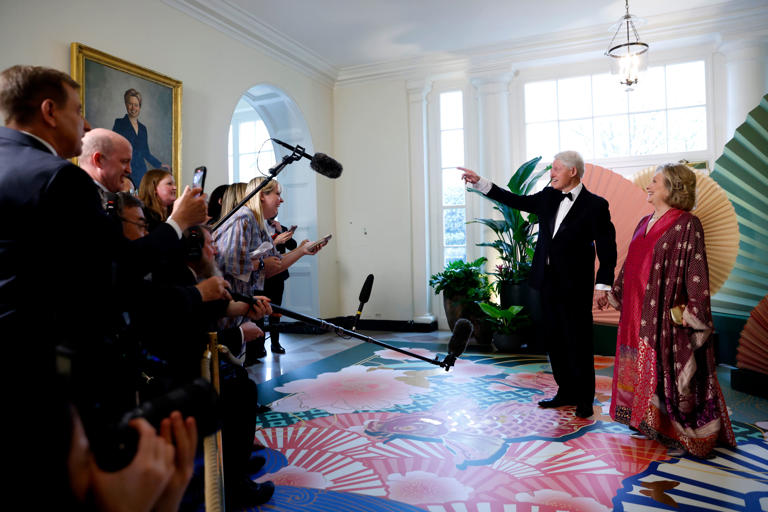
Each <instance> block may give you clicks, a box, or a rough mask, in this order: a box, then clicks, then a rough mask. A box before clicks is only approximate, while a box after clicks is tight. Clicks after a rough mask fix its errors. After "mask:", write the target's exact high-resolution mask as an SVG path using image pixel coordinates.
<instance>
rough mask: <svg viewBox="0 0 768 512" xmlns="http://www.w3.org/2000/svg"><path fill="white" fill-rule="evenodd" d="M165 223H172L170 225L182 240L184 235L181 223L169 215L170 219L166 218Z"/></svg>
mask: <svg viewBox="0 0 768 512" xmlns="http://www.w3.org/2000/svg"><path fill="white" fill-rule="evenodd" d="M165 223H166V224H170V226H171V227H172V228H173V230H174V231H175V232H176V236H178V237H179V240H181V236H182V232H181V227H179V225H178V224H176V221H175V220H173V219H172V218H170V217H168V220H166V221H165Z"/></svg>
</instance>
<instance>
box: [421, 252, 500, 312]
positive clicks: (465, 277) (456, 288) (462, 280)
mask: <svg viewBox="0 0 768 512" xmlns="http://www.w3.org/2000/svg"><path fill="white" fill-rule="evenodd" d="M486 261H487V260H486V259H485V258H478V259H476V260H475V261H472V262H466V261H464V260H456V261H452V262H450V263H449V264H448V265H447V266H446V267H445V269H444V270H443V271H442V272H438V273H437V274H434V275H432V276H430V278H429V285H430V286H431V287H432V288H434V289H435V295H438V294H439V293H440V292H443V295H444V296H445V297H448V298H450V299H454V298H461V299H462V300H464V301H466V302H476V301H485V300H488V299H490V298H491V285H490V284H489V282H488V275H487V274H486V273H485V272H484V271H483V265H484V264H485V262H486Z"/></svg>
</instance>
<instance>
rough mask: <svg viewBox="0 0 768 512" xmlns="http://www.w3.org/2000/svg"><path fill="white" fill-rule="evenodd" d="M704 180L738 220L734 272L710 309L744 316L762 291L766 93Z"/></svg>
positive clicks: (767, 186) (767, 253)
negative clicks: (715, 186) (722, 196)
mask: <svg viewBox="0 0 768 512" xmlns="http://www.w3.org/2000/svg"><path fill="white" fill-rule="evenodd" d="M710 176H711V177H712V179H714V180H715V181H716V182H717V183H718V184H719V185H720V186H721V187H723V190H725V192H726V194H727V195H728V199H730V200H731V202H732V203H733V206H734V208H735V210H736V217H737V219H738V222H739V252H738V256H737V257H736V268H735V269H734V270H733V272H732V273H731V275H730V277H729V278H728V280H727V281H726V282H725V284H724V285H723V287H722V289H721V290H720V293H719V294H718V295H717V296H715V297H712V306H713V307H715V308H717V309H718V311H722V312H724V313H731V314H735V315H741V316H743V317H746V316H747V315H749V312H750V310H751V309H752V308H754V307H755V306H756V305H757V303H758V302H760V299H761V298H762V297H763V295H765V293H766V291H767V290H768V95H765V96H763V98H762V101H760V104H759V105H758V106H757V107H756V108H755V109H753V110H752V111H751V112H750V113H749V115H748V116H747V120H746V121H745V122H744V124H742V125H741V126H739V127H738V128H736V133H734V135H733V138H732V139H731V140H730V141H728V143H727V144H726V145H725V148H724V149H723V154H722V155H721V156H720V158H718V159H717V160H716V161H715V166H714V169H713V170H712V174H710Z"/></svg>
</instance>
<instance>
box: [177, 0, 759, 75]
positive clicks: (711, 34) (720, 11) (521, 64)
mask: <svg viewBox="0 0 768 512" xmlns="http://www.w3.org/2000/svg"><path fill="white" fill-rule="evenodd" d="M163 2H164V3H165V4H167V5H169V6H171V7H173V8H175V9H177V10H179V11H181V12H184V13H186V14H188V15H189V16H192V17H193V18H195V19H197V20H198V21H200V22H202V23H205V24H206V25H209V26H211V27H213V28H215V29H217V30H219V31H221V32H223V33H225V34H227V35H229V36H230V37H232V38H234V39H236V40H238V41H241V42H242V43H244V44H246V45H248V46H251V47H253V48H257V49H259V50H262V51H264V52H265V53H267V54H268V55H269V56H271V57H273V58H275V59H276V60H278V61H279V62H281V63H285V64H287V65H289V66H291V67H292V68H294V69H296V70H298V71H300V72H302V73H303V74H305V75H307V76H309V77H310V78H313V79H316V80H318V81H320V82H322V83H323V84H325V85H329V86H336V87H344V86H348V85H355V84H360V83H365V82H370V81H376V80H405V81H408V80H419V79H425V78H430V79H442V78H446V77H451V78H454V77H456V76H468V75H472V74H475V73H476V72H477V70H483V69H505V68H506V69H523V68H526V67H531V66H537V65H545V64H555V63H563V62H569V61H576V60H582V59H585V58H586V59H589V58H593V59H597V58H600V57H601V56H602V54H603V52H604V51H605V47H606V46H607V44H608V41H609V39H610V34H609V30H608V27H607V26H603V25H593V26H591V27H587V28H582V29H576V30H571V31H565V32H558V33H557V34H556V35H553V34H542V35H538V36H533V37H526V38H520V39H515V40H510V41H506V42H504V43H500V44H495V45H489V46H483V47H478V48H473V49H469V50H462V51H458V52H453V53H433V54H429V55H424V56H420V57H414V58H410V59H401V60H394V61H388V62H375V63H370V64H362V65H358V66H348V67H344V68H337V67H334V66H333V65H331V64H330V63H328V62H327V61H326V60H325V59H323V58H322V57H321V56H320V55H318V54H317V53H315V52H314V51H312V50H310V49H309V48H306V47H305V46H303V45H301V44H300V43H298V42H296V41H294V40H293V39H291V38H289V37H287V36H285V35H284V34H282V33H280V32H278V31H276V30H275V29H273V28H271V27H270V26H268V25H266V24H264V23H262V22H261V21H259V20H258V19H257V18H256V17H254V16H253V15H251V14H250V13H248V12H246V11H244V10H243V9H241V8H239V7H238V6H236V5H234V4H232V3H231V2H230V1H228V0H163ZM641 5H642V4H641ZM619 14H620V13H619ZM640 14H642V13H640ZM646 20H647V23H646V24H645V25H642V26H640V27H639V32H640V34H641V37H642V38H643V39H644V40H646V41H648V42H649V43H650V44H651V48H652V51H653V47H654V45H657V47H661V48H664V47H673V46H675V44H676V42H678V44H691V42H692V41H699V42H707V43H715V44H718V43H719V42H721V41H724V40H729V41H730V40H734V39H736V40H738V39H741V38H744V37H753V36H754V34H757V35H761V34H763V35H764V34H765V33H766V32H768V29H766V27H768V8H766V6H765V3H764V0H731V1H727V2H723V3H720V4H716V5H710V6H706V7H703V8H699V9H693V10H687V11H677V12H673V13H669V14H665V15H660V16H654V17H648V18H646Z"/></svg>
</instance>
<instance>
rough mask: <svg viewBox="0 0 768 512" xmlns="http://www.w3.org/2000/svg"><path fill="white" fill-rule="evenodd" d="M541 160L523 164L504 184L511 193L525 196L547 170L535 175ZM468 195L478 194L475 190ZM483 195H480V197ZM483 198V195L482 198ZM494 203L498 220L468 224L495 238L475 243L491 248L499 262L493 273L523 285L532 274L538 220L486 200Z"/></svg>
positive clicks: (528, 214)
mask: <svg viewBox="0 0 768 512" xmlns="http://www.w3.org/2000/svg"><path fill="white" fill-rule="evenodd" d="M540 160H541V157H540V156H539V157H536V158H534V159H532V160H529V161H527V162H525V163H524V164H523V165H521V166H520V168H519V169H518V170H517V171H515V173H514V174H513V175H512V177H511V178H510V179H509V182H508V183H507V188H508V189H509V191H510V192H512V193H513V194H518V195H528V194H529V193H530V192H531V191H532V190H533V188H534V187H535V186H536V182H537V181H538V180H539V178H541V177H542V176H543V175H544V173H546V172H547V171H549V169H550V167H547V168H546V169H542V170H540V171H538V172H534V170H535V169H536V164H538V163H539V161H540ZM469 190H470V191H471V192H475V193H479V192H478V191H477V190H475V189H471V188H470V189H469ZM481 195H482V194H481ZM483 197H486V196H483ZM486 199H488V200H489V201H491V202H493V203H494V206H493V209H494V210H496V211H498V212H499V213H501V217H502V218H501V219H475V220H473V221H470V222H469V223H478V224H484V225H485V226H487V227H488V228H490V229H491V231H493V233H494V234H495V235H496V238H495V240H493V241H491V242H483V243H480V244H477V245H479V246H482V247H493V248H494V249H495V250H496V251H497V252H498V253H499V258H500V259H501V261H502V263H501V265H498V266H497V267H496V272H495V273H493V275H495V276H496V277H497V284H498V282H500V281H508V282H512V283H522V282H523V281H525V280H526V279H527V278H528V276H529V275H530V273H531V263H532V262H533V252H534V249H535V248H536V238H537V236H538V232H537V231H535V226H536V224H538V222H539V219H538V217H537V216H536V215H534V214H533V213H521V212H520V211H519V210H515V209H513V208H510V207H509V206H506V205H504V204H502V203H500V202H498V201H494V200H493V199H490V198H488V197H486Z"/></svg>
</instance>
